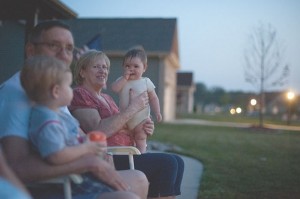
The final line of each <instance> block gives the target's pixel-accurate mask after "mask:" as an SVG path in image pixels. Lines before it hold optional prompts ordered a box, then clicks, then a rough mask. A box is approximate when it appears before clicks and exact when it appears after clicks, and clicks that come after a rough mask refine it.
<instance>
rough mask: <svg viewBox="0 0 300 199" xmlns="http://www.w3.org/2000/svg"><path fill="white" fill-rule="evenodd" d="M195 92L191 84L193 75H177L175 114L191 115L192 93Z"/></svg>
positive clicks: (192, 106)
mask: <svg viewBox="0 0 300 199" xmlns="http://www.w3.org/2000/svg"><path fill="white" fill-rule="evenodd" d="M195 90H196V87H195V84H194V82H193V73H191V72H178V73H177V97H176V98H177V103H176V112H177V113H193V109H194V92H195Z"/></svg>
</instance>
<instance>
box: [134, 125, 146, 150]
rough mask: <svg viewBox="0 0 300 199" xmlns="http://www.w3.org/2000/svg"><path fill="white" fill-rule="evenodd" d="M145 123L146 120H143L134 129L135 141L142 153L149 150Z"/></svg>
mask: <svg viewBox="0 0 300 199" xmlns="http://www.w3.org/2000/svg"><path fill="white" fill-rule="evenodd" d="M143 125H144V122H141V123H140V124H139V125H137V126H136V127H135V128H134V129H133V135H134V141H135V144H136V147H137V148H138V149H139V150H140V151H141V153H145V152H146V150H147V134H146V132H145V131H144V127H143Z"/></svg>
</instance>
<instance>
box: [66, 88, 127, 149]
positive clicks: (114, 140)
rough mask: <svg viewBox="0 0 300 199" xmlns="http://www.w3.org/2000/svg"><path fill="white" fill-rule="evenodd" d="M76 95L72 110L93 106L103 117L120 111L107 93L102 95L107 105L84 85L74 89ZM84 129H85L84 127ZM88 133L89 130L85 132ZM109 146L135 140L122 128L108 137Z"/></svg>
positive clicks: (70, 107) (124, 144)
mask: <svg viewBox="0 0 300 199" xmlns="http://www.w3.org/2000/svg"><path fill="white" fill-rule="evenodd" d="M73 93H74V97H73V100H72V102H71V105H70V106H69V110H70V112H72V111H74V110H76V109H81V108H93V109H96V110H97V111H98V113H99V115H100V117H101V119H105V118H108V117H111V116H113V115H114V114H117V113H119V108H118V106H117V105H116V103H115V102H114V100H113V99H112V97H110V96H109V95H107V94H102V95H101V96H102V97H103V98H104V99H105V100H106V102H107V104H108V105H109V107H107V105H105V104H104V103H103V102H101V100H99V99H98V98H97V97H96V96H94V95H93V94H92V93H90V92H89V91H88V90H87V89H85V88H84V87H82V86H78V87H76V88H74V90H73ZM83 131H84V129H83ZM85 133H87V132H85ZM107 145H108V146H132V145H133V140H132V139H131V137H130V136H129V134H128V131H127V130H125V129H121V130H120V131H118V132H116V133H115V134H114V135H112V136H110V137H108V138H107Z"/></svg>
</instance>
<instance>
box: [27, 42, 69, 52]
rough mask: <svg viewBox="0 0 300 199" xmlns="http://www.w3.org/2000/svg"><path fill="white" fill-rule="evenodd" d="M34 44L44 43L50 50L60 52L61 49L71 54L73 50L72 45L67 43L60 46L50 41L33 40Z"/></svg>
mask: <svg viewBox="0 0 300 199" xmlns="http://www.w3.org/2000/svg"><path fill="white" fill-rule="evenodd" d="M33 44H34V45H44V46H47V47H48V48H49V49H50V50H51V51H53V52H56V53H58V52H61V51H62V50H63V49H64V50H65V51H66V53H67V54H72V53H73V51H74V46H72V45H67V46H62V45H61V44H60V43H55V42H53V43H50V42H35V43H33Z"/></svg>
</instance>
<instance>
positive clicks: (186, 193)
mask: <svg viewBox="0 0 300 199" xmlns="http://www.w3.org/2000/svg"><path fill="white" fill-rule="evenodd" d="M174 147H175V148H176V150H180V149H179V148H178V147H176V146H172V145H166V144H163V143H159V142H153V141H149V142H148V149H149V152H153V153H155V152H165V151H167V150H169V149H170V148H172V149H174ZM176 150H175V151H176ZM179 156H180V157H181V158H182V159H183V161H184V166H185V168H184V174H183V179H182V184H181V195H180V196H177V197H176V199H197V197H198V191H199V187H200V180H201V176H202V172H203V165H202V164H201V162H199V161H198V160H196V159H193V158H190V157H187V156H183V155H179Z"/></svg>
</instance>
